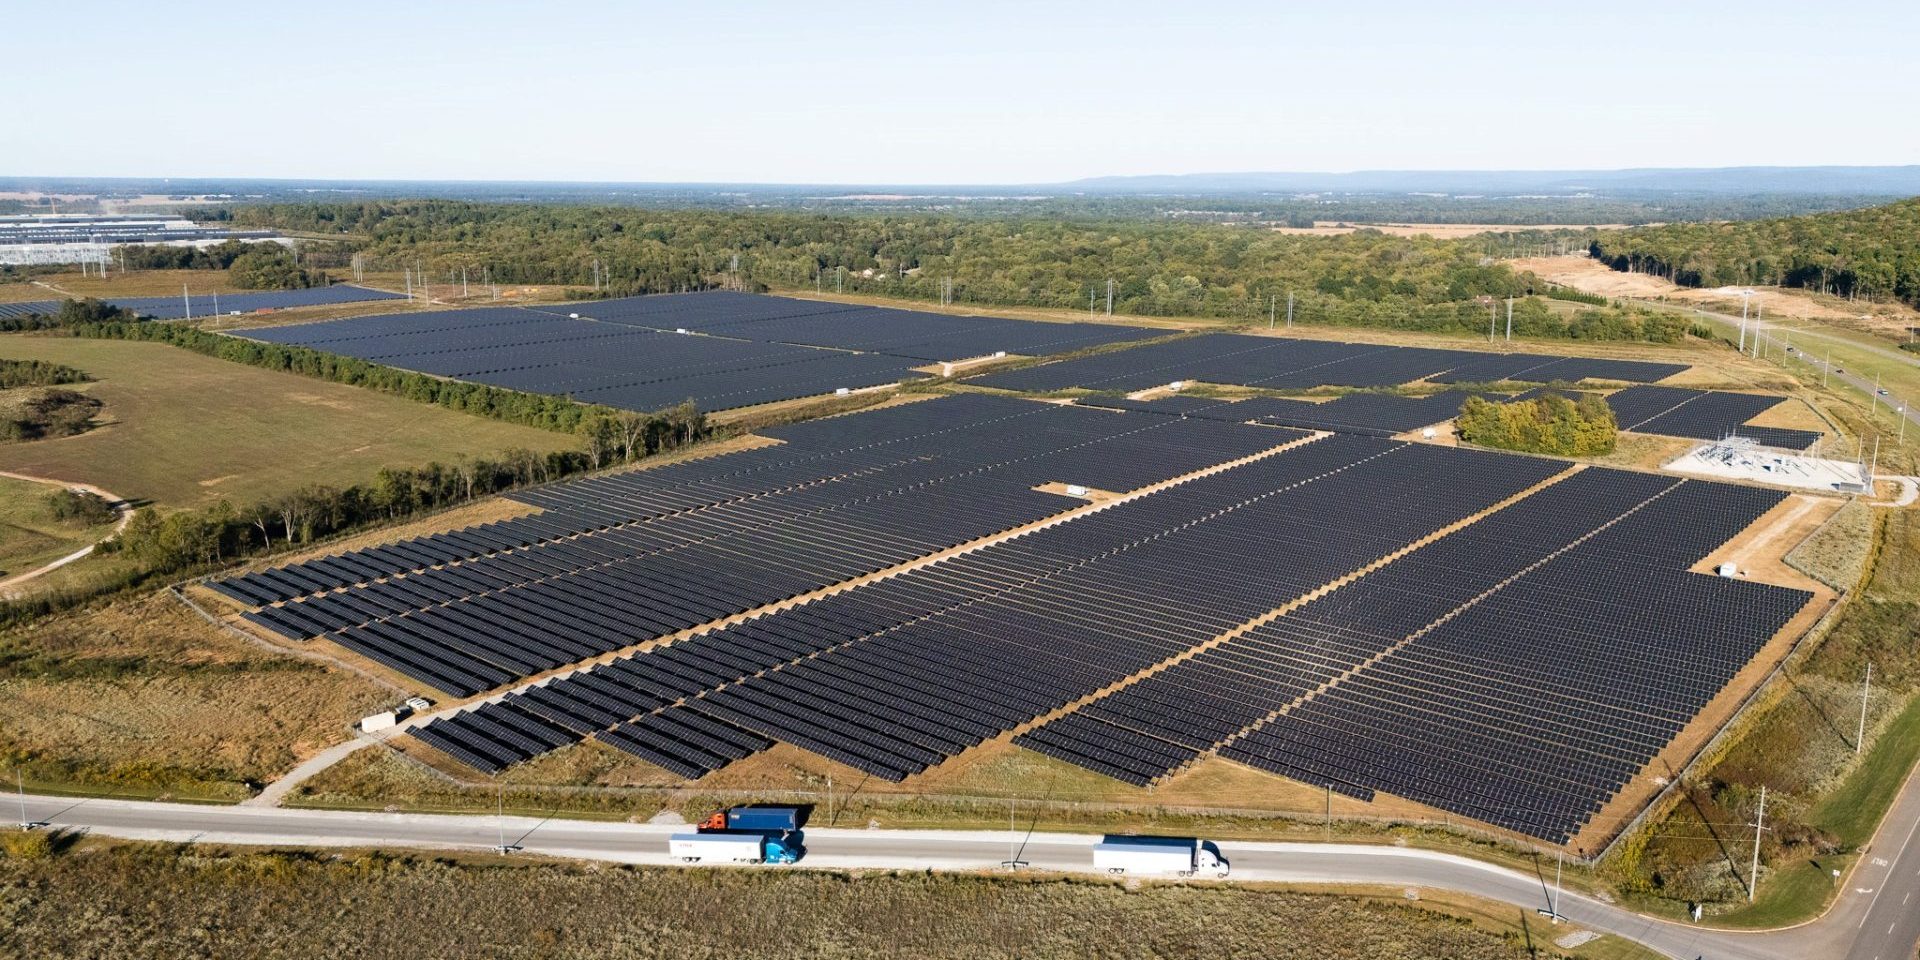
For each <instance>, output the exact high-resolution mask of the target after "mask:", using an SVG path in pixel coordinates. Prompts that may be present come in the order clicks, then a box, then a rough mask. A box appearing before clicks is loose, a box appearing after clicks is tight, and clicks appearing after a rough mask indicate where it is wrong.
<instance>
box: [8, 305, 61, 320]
mask: <svg viewBox="0 0 1920 960" xmlns="http://www.w3.org/2000/svg"><path fill="white" fill-rule="evenodd" d="M60 303H61V301H59V300H25V301H21V302H18V303H0V320H10V319H12V318H14V317H33V316H40V317H45V316H52V315H53V314H54V313H56V312H58V311H59V309H60Z"/></svg>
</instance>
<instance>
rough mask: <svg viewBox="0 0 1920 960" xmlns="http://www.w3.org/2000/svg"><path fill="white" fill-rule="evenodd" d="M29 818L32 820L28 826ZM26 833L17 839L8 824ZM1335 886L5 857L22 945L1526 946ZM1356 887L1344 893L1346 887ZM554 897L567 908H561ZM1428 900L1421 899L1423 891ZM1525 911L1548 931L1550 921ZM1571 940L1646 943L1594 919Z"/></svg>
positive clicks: (1182, 951) (1364, 949)
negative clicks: (1602, 933) (1606, 934)
mask: <svg viewBox="0 0 1920 960" xmlns="http://www.w3.org/2000/svg"><path fill="white" fill-rule="evenodd" d="M26 836H33V837H36V838H38V837H39V836H40V835H26ZM9 846H21V847H23V848H24V845H22V844H9ZM1340 893H1341V894H1342V895H1339V896H1335V895H1327V894H1314V893H1295V892H1282V891H1277V890H1271V889H1264V888H1259V887H1237V888H1233V889H1228V888H1224V887H1185V886H1173V885H1149V886H1145V887H1143V888H1140V889H1138V890H1130V889H1127V888H1125V887H1123V886H1121V885H1119V884H1117V883H1105V882H1089V881H1076V880H1019V879H1005V878H990V877H969V876H927V875H918V874H911V875H909V874H869V875H864V876H858V877H846V876H836V875H830V874H821V873H812V872H806V871H786V872H771V871H738V870H662V869H640V868H625V867H615V868H605V867H581V866H564V865H524V866H507V865H501V864H499V863H498V862H497V861H476V862H473V863H470V864H458V863H449V862H446V861H429V860H420V859H413V858H392V857H386V856H382V855H379V854H357V855H355V854H349V855H347V856H346V857H345V858H341V859H329V858H323V857H321V856H317V855H310V854H298V853H222V852H219V851H214V852H204V851H201V850H197V849H196V850H194V851H192V852H184V851H177V850H172V849H163V848H158V847H151V846H141V845H124V846H105V845H100V844H95V843H93V842H87V843H85V844H83V845H82V846H81V847H80V848H79V849H77V850H69V851H64V852H50V853H49V852H42V853H39V854H38V855H37V856H36V857H35V858H32V859H29V858H27V857H23V856H21V855H18V854H16V855H13V856H9V857H6V858H4V859H0V896H4V898H5V901H6V902H7V903H8V904H9V913H8V917H9V920H10V923H9V933H10V938H9V943H10V944H11V945H12V946H13V947H14V948H17V949H18V950H19V951H20V953H21V955H23V956H46V957H51V956H70V957H78V956H229V955H232V956H240V955H245V956H273V957H283V958H290V960H297V958H303V957H314V958H332V957H337V956H339V955H340V950H341V948H342V945H345V944H353V945H354V947H353V948H352V953H353V954H354V955H355V956H361V957H368V958H388V957H393V958H400V957H404V958H408V960H435V958H464V957H470V956H476V955H482V954H484V955H488V956H503V957H536V956H537V957H548V958H587V957H593V958H639V957H709V956H711V957H720V956H725V957H741V958H762V957H764V958H787V957H810V958H821V960H829V958H833V960H852V958H868V957H872V958H879V957H900V956H911V957H929V958H944V957H951V958H968V960H972V958H995V957H1009V958H1010V957H1021V958H1037V960H1045V958H1056V957H1058V958H1065V957H1085V956H1088V955H1090V951H1092V952H1095V953H1097V954H1098V955H1100V956H1103V957H1114V958H1135V957H1139V958H1145V957H1165V956H1228V957H1236V956H1261V957H1270V958H1276V960H1288V958H1301V960H1305V958H1313V960H1319V958H1323V957H1326V956H1328V954H1327V949H1328V945H1330V944H1339V945H1340V946H1339V947H1338V951H1339V952H1338V956H1340V957H1342V958H1349V960H1400V958H1406V957H1449V958H1456V960H1504V958H1517V957H1522V956H1527V955H1528V954H1529V951H1528V950H1527V949H1526V946H1527V941H1528V938H1527V936H1526V932H1525V931H1522V930H1520V929H1518V927H1517V924H1515V923H1514V921H1513V918H1512V916H1511V914H1509V913H1508V912H1507V911H1504V910H1503V911H1499V912H1498V913H1497V914H1496V913H1494V912H1493V911H1492V910H1491V909H1489V908H1487V907H1485V906H1483V905H1479V904H1473V903H1462V902H1454V901H1443V902H1441V903H1436V904H1433V905H1432V906H1431V908H1425V909H1423V907H1421V906H1414V905H1411V904H1408V903H1406V902H1405V901H1404V899H1403V898H1402V897H1401V895H1400V893H1399V892H1398V891H1341V892H1340ZM1355 893H1361V894H1364V895H1363V896H1359V897H1355V896H1353V894H1355ZM555 904H565V905H566V909H564V910H556V909H554V905H555ZM1423 906H1424V905H1423ZM1543 930H1544V928H1536V929H1534V930H1533V933H1534V934H1535V935H1536V936H1539V937H1541V939H1542V940H1544V939H1546V937H1549V936H1551V934H1545V933H1543ZM1574 955H1576V956H1582V957H1629V956H1631V957H1640V956H1645V954H1644V953H1640V952H1637V951H1629V950H1628V949H1627V948H1625V947H1624V945H1622V944H1619V943H1617V942H1615V941H1613V940H1612V938H1608V939H1607V940H1603V941H1600V942H1596V943H1594V944H1591V945H1589V946H1585V947H1582V948H1580V949H1578V950H1575V951H1574Z"/></svg>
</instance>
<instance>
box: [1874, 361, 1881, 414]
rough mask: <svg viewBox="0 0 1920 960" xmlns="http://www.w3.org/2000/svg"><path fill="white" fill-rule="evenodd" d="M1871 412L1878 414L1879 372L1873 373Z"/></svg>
mask: <svg viewBox="0 0 1920 960" xmlns="http://www.w3.org/2000/svg"><path fill="white" fill-rule="evenodd" d="M1873 412H1874V413H1879V412H1880V373H1879V371H1875V372H1874V374H1873Z"/></svg>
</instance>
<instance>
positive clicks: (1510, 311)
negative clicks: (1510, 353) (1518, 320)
mask: <svg viewBox="0 0 1920 960" xmlns="http://www.w3.org/2000/svg"><path fill="white" fill-rule="evenodd" d="M1507 342H1508V343H1512V342H1513V295H1512V294H1508V295H1507Z"/></svg>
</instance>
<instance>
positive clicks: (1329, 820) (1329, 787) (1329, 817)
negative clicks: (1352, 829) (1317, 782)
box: [1320, 783, 1333, 843]
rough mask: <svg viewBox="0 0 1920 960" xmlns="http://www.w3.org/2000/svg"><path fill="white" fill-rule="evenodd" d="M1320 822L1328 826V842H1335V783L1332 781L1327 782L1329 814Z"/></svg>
mask: <svg viewBox="0 0 1920 960" xmlns="http://www.w3.org/2000/svg"><path fill="white" fill-rule="evenodd" d="M1320 823H1321V824H1322V825H1323V826H1325V827H1326V830H1327V842H1328V843H1332V842H1333V784H1331V783H1329V784H1327V815H1326V816H1325V817H1322V818H1321V820H1320Z"/></svg>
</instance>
